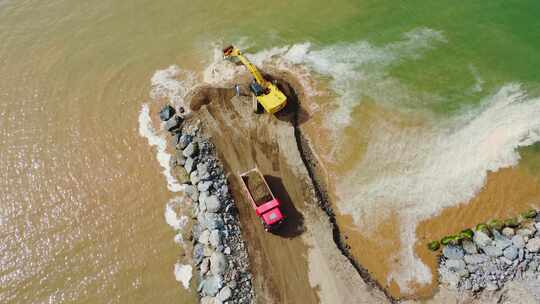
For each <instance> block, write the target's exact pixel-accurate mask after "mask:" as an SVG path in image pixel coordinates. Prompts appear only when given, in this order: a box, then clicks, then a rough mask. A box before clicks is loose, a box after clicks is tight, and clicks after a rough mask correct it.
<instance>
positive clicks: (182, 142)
mask: <svg viewBox="0 0 540 304" xmlns="http://www.w3.org/2000/svg"><path fill="white" fill-rule="evenodd" d="M192 140H193V138H192V137H191V135H188V134H182V136H180V139H179V140H178V147H179V148H180V149H182V150H184V149H185V148H186V147H187V146H188V145H189V143H191V141H192Z"/></svg>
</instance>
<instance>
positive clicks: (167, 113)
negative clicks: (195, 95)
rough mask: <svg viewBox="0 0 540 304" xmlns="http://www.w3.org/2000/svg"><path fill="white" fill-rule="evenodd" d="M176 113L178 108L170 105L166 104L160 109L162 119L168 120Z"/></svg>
mask: <svg viewBox="0 0 540 304" xmlns="http://www.w3.org/2000/svg"><path fill="white" fill-rule="evenodd" d="M174 114H176V110H175V109H174V108H173V107H171V106H170V105H166V106H164V107H163V108H161V110H160V111H159V119H161V121H167V120H169V119H171V117H173V116H174Z"/></svg>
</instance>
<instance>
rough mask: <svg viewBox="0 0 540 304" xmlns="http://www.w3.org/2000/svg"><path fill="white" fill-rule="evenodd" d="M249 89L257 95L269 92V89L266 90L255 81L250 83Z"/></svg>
mask: <svg viewBox="0 0 540 304" xmlns="http://www.w3.org/2000/svg"><path fill="white" fill-rule="evenodd" d="M249 90H250V91H251V92H253V94H255V96H262V95H265V94H267V93H268V90H265V89H264V88H263V87H262V86H261V85H260V84H258V83H257V82H255V81H254V82H252V83H250V84H249Z"/></svg>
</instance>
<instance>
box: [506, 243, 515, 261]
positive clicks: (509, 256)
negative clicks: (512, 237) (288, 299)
mask: <svg viewBox="0 0 540 304" xmlns="http://www.w3.org/2000/svg"><path fill="white" fill-rule="evenodd" d="M503 254H504V256H505V257H506V258H507V259H509V260H512V261H513V260H515V259H517V257H518V248H517V247H515V246H510V247H508V248H506V249H504V251H503Z"/></svg>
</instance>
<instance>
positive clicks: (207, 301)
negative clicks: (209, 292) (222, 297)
mask: <svg viewBox="0 0 540 304" xmlns="http://www.w3.org/2000/svg"><path fill="white" fill-rule="evenodd" d="M218 303H219V304H221V303H222V302H218V300H217V298H214V297H209V296H206V297H202V298H201V304H218Z"/></svg>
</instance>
